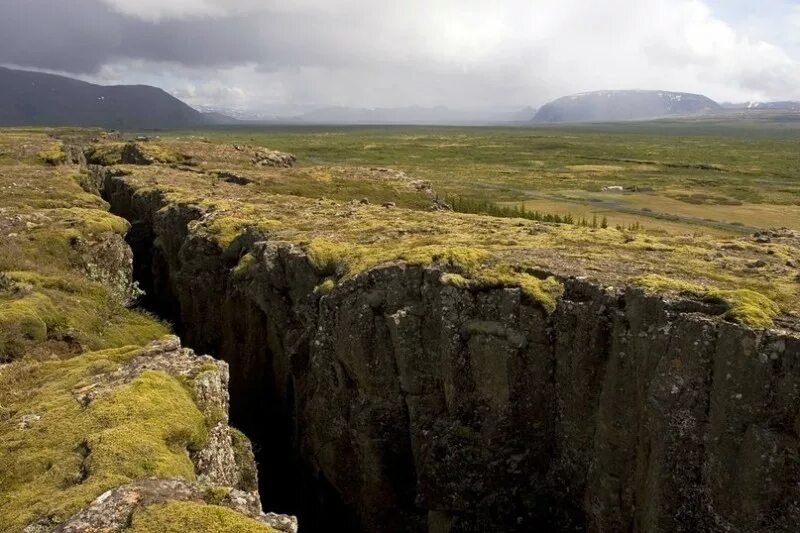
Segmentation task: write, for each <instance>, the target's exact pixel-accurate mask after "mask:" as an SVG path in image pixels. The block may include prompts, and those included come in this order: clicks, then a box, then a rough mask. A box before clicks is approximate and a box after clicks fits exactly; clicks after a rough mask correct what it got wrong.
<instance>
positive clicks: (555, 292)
mask: <svg viewBox="0 0 800 533" xmlns="http://www.w3.org/2000/svg"><path fill="white" fill-rule="evenodd" d="M440 281H441V282H442V283H444V284H446V285H452V286H454V287H459V288H462V289H488V288H493V287H519V288H520V289H521V290H522V292H523V293H524V294H525V295H527V296H528V297H529V298H531V300H533V301H534V302H537V303H539V304H540V305H541V306H542V308H543V309H544V310H545V311H547V312H548V313H552V312H553V311H555V309H556V305H557V303H558V298H560V297H561V295H562V294H563V293H564V286H563V285H562V284H561V282H560V281H558V280H557V279H556V278H554V277H552V276H550V277H548V278H547V279H544V280H542V279H539V278H537V277H535V276H532V275H530V274H527V273H525V272H515V271H514V270H513V269H511V268H510V267H507V266H505V265H501V266H496V267H492V268H487V269H484V270H481V271H479V272H476V273H474V275H473V276H471V277H465V276H462V275H461V274H452V273H447V274H443V275H442V277H441V278H440Z"/></svg>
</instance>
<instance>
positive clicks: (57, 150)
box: [36, 141, 67, 165]
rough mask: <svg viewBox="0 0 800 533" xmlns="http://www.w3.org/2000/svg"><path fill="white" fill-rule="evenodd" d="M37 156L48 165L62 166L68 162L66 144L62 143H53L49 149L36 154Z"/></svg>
mask: <svg viewBox="0 0 800 533" xmlns="http://www.w3.org/2000/svg"><path fill="white" fill-rule="evenodd" d="M36 156H37V157H38V158H39V159H41V160H42V161H44V162H45V163H47V164H48V165H61V164H63V163H66V161H67V154H66V153H65V152H64V143H63V142H61V141H58V142H56V143H53V144H52V145H51V146H50V147H49V148H47V149H45V150H42V151H41V152H39V153H38V154H36Z"/></svg>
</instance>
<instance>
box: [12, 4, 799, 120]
mask: <svg viewBox="0 0 800 533" xmlns="http://www.w3.org/2000/svg"><path fill="white" fill-rule="evenodd" d="M0 7H2V10H1V11H0V13H2V16H0V64H5V65H9V66H19V67H25V68H34V69H41V70H49V71H57V72H62V73H67V74H69V75H75V76H79V77H81V78H83V79H87V80H90V81H96V82H99V83H147V84H153V85H158V86H160V87H163V88H165V89H167V90H168V91H170V92H172V93H173V94H176V95H177V96H179V97H181V98H183V99H184V100H186V101H187V102H189V103H190V104H194V105H201V104H218V105H221V106H239V107H247V108H252V109H263V108H273V107H276V106H281V105H290V106H291V105H296V106H306V105H344V106H354V107H355V106H358V107H392V106H408V105H419V106H434V105H446V106H449V107H460V108H478V107H522V106H525V105H533V106H538V105H541V104H542V103H544V102H546V101H548V100H550V99H552V98H555V97H558V96H562V95H564V94H570V93H575V92H581V91H588V90H597V89H627V88H638V89H665V90H677V91H691V92H700V93H704V94H707V95H708V96H710V97H712V98H715V99H717V100H719V101H726V100H727V101H747V100H765V99H799V100H800V1H795V0H792V1H789V0H706V1H700V0H603V1H597V0H594V1H593V0H527V1H523V0H494V1H490V0H404V1H400V0H338V1H337V0H275V1H269V0H261V1H259V0H0Z"/></svg>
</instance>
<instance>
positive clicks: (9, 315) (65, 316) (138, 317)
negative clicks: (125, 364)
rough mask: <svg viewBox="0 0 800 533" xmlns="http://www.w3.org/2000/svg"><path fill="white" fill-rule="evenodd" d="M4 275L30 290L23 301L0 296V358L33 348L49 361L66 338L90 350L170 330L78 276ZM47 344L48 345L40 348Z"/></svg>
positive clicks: (141, 340) (134, 341) (142, 339)
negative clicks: (47, 342)
mask: <svg viewBox="0 0 800 533" xmlns="http://www.w3.org/2000/svg"><path fill="white" fill-rule="evenodd" d="M7 275H8V276H9V277H10V278H11V279H12V280H14V281H15V282H17V283H24V284H26V285H27V286H29V287H30V288H29V292H28V293H27V294H25V295H24V296H22V297H18V296H15V295H8V294H6V295H0V360H3V359H5V360H9V359H15V358H17V357H20V356H21V355H23V353H26V352H28V353H36V352H37V350H41V351H42V352H43V353H42V354H41V355H42V356H43V357H47V356H48V355H49V354H50V353H51V352H53V351H56V352H57V351H58V350H59V343H62V342H64V341H67V340H68V341H69V342H70V343H73V344H74V343H78V345H80V346H81V347H83V348H84V349H89V350H99V349H104V348H113V347H117V346H127V345H144V344H147V343H148V342H150V341H152V340H154V339H157V338H160V337H162V336H163V335H165V334H166V333H167V332H168V331H169V330H168V328H167V326H166V325H165V324H164V323H163V322H160V321H159V320H157V319H156V318H154V317H152V316H150V315H148V314H146V313H143V312H140V311H136V310H131V309H128V308H126V307H125V306H124V305H122V304H121V303H120V302H118V301H116V300H115V299H114V298H113V297H112V296H111V295H110V294H109V293H108V291H107V290H106V289H105V288H103V287H102V286H101V285H99V284H96V283H92V282H89V281H86V280H85V279H82V278H80V277H77V276H64V277H61V278H58V277H55V276H45V275H42V274H39V273H36V272H29V271H22V272H17V271H15V272H9V273H8V274H7ZM45 340H47V341H50V344H49V345H46V346H45V345H42V346H39V345H40V344H41V343H42V342H43V341H45Z"/></svg>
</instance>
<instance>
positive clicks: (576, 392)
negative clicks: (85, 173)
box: [97, 171, 800, 533]
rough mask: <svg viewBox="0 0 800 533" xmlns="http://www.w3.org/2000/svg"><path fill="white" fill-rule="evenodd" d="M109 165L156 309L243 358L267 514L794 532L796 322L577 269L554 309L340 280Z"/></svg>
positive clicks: (234, 390)
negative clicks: (723, 309) (216, 231)
mask: <svg viewBox="0 0 800 533" xmlns="http://www.w3.org/2000/svg"><path fill="white" fill-rule="evenodd" d="M97 172H98V181H99V187H98V188H99V190H100V191H101V192H102V194H103V196H104V197H105V198H106V200H108V201H109V202H110V203H111V206H112V210H113V211H114V212H115V213H117V214H119V215H121V216H124V217H126V218H127V219H128V220H130V221H131V222H132V225H133V229H132V231H131V234H130V236H129V241H130V242H131V245H132V248H133V250H134V254H135V256H136V258H137V267H138V269H139V273H138V277H139V279H140V283H141V284H142V286H143V288H145V290H147V291H148V292H149V295H150V296H149V297H150V299H151V304H152V305H154V306H157V307H158V308H159V309H160V311H161V312H162V313H163V314H164V315H165V316H166V317H168V318H171V319H172V320H174V321H175V323H176V326H177V331H178V332H179V333H180V334H181V336H182V338H183V341H184V342H185V344H186V345H188V346H191V347H192V348H194V349H195V350H196V351H198V352H203V353H212V354H214V355H216V356H217V357H219V358H222V359H224V360H225V361H226V362H228V364H229V365H230V374H231V375H230V383H231V409H232V419H233V421H234V422H235V423H237V424H238V425H239V426H242V427H243V429H245V432H246V433H247V434H248V435H249V436H250V437H252V438H254V439H255V440H256V442H257V443H258V445H259V446H260V449H261V452H260V456H259V460H260V463H261V471H260V479H261V482H262V497H264V499H265V503H266V506H267V508H271V507H270V504H271V503H272V504H274V505H275V506H277V507H278V508H277V509H275V510H279V511H294V512H297V513H299V514H300V523H301V524H302V525H303V527H304V529H306V530H314V529H315V528H322V527H323V526H324V525H325V523H326V522H328V518H329V517H331V516H335V517H336V520H337V523H339V524H350V526H351V528H352V529H353V530H360V531H389V532H391V531H429V532H431V533H434V532H435V533H440V532H441V533H444V532H460V531H465V532H466V531H534V530H546V531H567V530H569V531H581V530H588V531H609V532H619V531H796V529H797V524H799V523H800V460H798V457H800V438H798V433H800V388H799V386H800V368H798V366H799V365H800V338H799V337H798V336H797V334H792V333H786V332H780V331H756V330H752V329H749V328H746V327H742V326H738V325H735V324H731V323H726V322H723V321H721V320H720V319H719V318H717V317H713V316H710V315H709V314H708V313H707V312H706V311H708V309H706V308H705V307H704V305H703V304H701V303H697V302H691V301H682V300H681V301H674V300H666V299H663V298H659V297H656V296H651V295H647V294H645V293H644V292H642V291H641V290H638V289H633V288H628V289H617V288H611V287H602V286H600V285H597V284H593V283H592V282H590V281H586V280H578V279H565V280H564V282H565V285H566V291H565V294H564V296H563V297H562V298H561V299H560V301H559V303H558V306H557V308H556V310H555V312H554V313H552V314H549V315H548V314H547V313H545V311H543V310H542V309H541V307H540V306H539V305H538V304H537V303H535V302H533V301H531V300H530V299H529V298H528V297H526V296H525V295H524V294H523V293H522V292H521V291H520V290H519V289H516V288H494V289H486V290H474V289H473V290H470V289H464V288H458V287H455V286H451V285H448V284H444V283H442V282H441V281H440V278H441V274H442V272H441V271H440V270H439V269H438V267H436V266H429V267H420V266H406V265H400V264H397V265H387V266H384V267H380V268H375V269H372V270H369V271H367V272H364V273H362V274H360V275H358V276H356V277H355V278H353V279H350V280H348V281H345V282H342V283H340V284H339V285H337V286H336V287H335V288H334V289H333V290H332V291H330V292H327V293H326V291H323V290H319V286H320V284H321V283H322V281H323V277H322V275H321V274H320V273H318V272H317V271H316V270H315V268H314V266H313V265H312V263H311V261H310V260H309V258H308V257H307V256H306V254H305V253H304V252H303V251H302V249H301V248H300V247H298V246H294V245H291V244H287V243H278V242H271V241H270V240H269V239H268V238H267V237H266V236H264V235H260V234H258V233H256V232H249V233H245V234H244V235H242V236H240V237H239V238H237V240H236V241H234V243H233V244H231V245H230V246H228V247H227V248H226V249H224V250H223V249H222V248H221V247H220V246H219V245H218V244H217V243H216V241H215V240H214V239H213V238H211V236H209V235H207V234H206V233H204V231H203V230H202V228H201V227H200V225H199V224H198V223H197V221H199V220H201V219H202V218H203V217H204V216H207V214H206V212H205V211H204V209H203V208H201V207H199V206H194V205H189V204H185V205H184V204H169V203H167V202H166V201H165V200H164V198H163V196H162V195H161V194H160V193H159V192H157V191H154V190H148V191H140V192H136V191H135V190H134V189H133V187H132V186H131V185H129V184H128V183H127V182H126V181H125V178H124V176H117V175H114V173H112V172H108V171H97ZM245 254H249V255H250V256H251V257H252V260H250V261H248V263H247V265H246V267H245V268H242V266H241V263H240V259H241V258H242V257H243V256H244V255H245ZM270 486H271V487H278V488H279V490H274V489H270V488H269V487H270ZM270 491H273V492H270Z"/></svg>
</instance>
